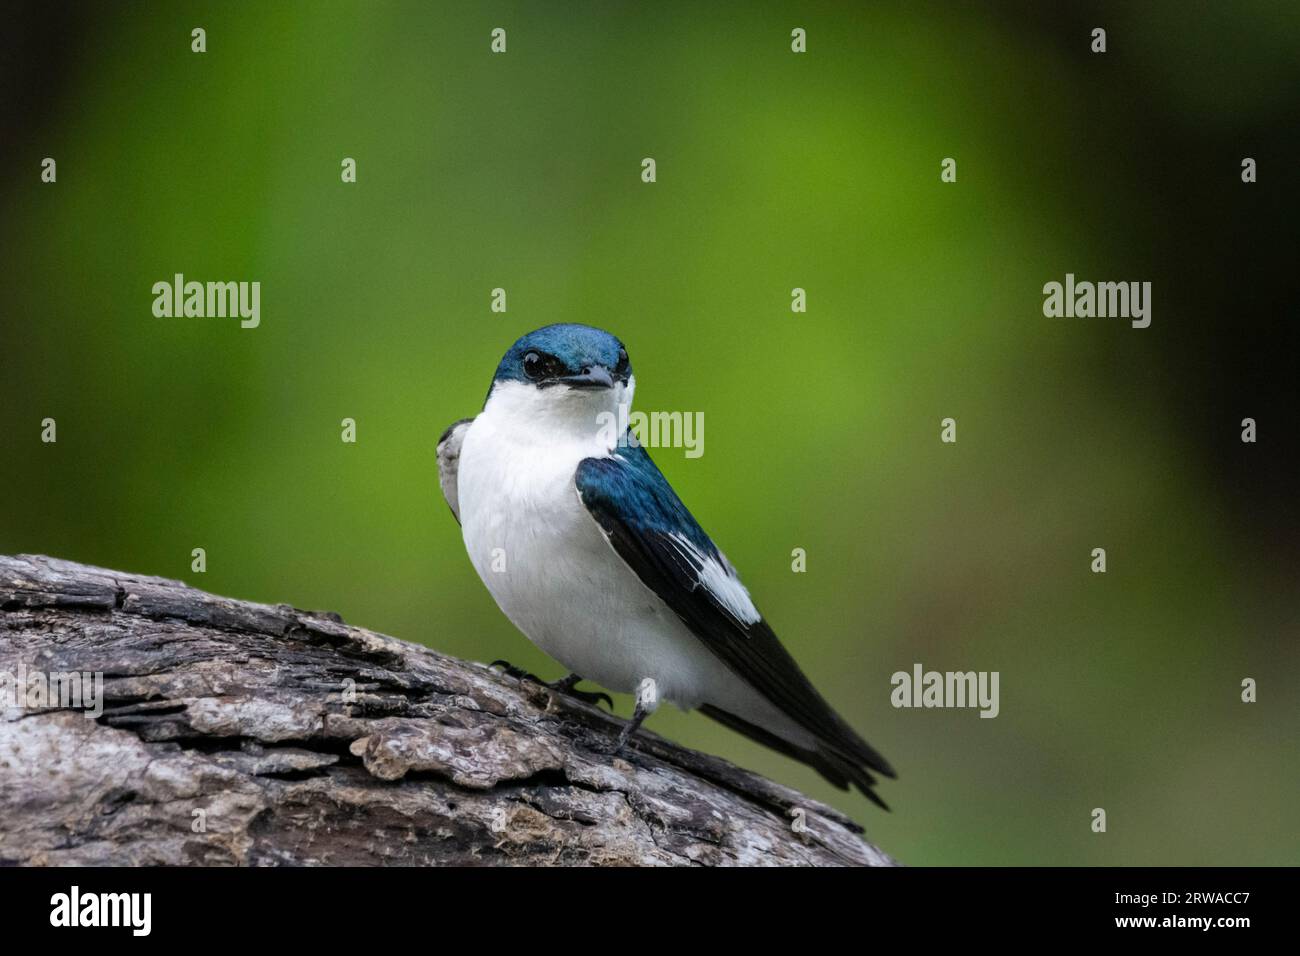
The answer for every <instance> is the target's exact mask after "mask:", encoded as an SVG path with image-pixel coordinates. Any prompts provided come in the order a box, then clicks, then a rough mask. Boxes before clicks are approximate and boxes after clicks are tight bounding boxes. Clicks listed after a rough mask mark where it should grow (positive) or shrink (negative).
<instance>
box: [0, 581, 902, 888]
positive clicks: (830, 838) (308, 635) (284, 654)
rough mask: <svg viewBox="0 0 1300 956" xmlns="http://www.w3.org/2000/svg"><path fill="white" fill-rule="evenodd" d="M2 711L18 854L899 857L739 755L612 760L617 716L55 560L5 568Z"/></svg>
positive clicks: (13, 849)
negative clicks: (76, 683)
mask: <svg viewBox="0 0 1300 956" xmlns="http://www.w3.org/2000/svg"><path fill="white" fill-rule="evenodd" d="M72 673H78V674H82V673H87V674H94V673H100V674H102V680H103V683H102V697H101V698H100V700H101V703H102V707H103V710H102V714H100V715H99V716H98V717H91V716H89V715H88V713H87V712H84V711H82V710H78V709H77V707H76V706H75V705H76V704H78V703H79V701H78V700H77V699H76V698H75V697H70V696H68V692H69V689H70V685H69V684H67V683H66V682H62V683H60V682H61V681H63V678H62V677H61V676H60V675H69V674H72ZM51 681H53V682H54V683H55V685H56V686H55V690H54V693H53V694H52V695H49V697H46V698H42V697H41V696H40V694H39V693H38V691H39V690H40V688H41V686H42V685H48V684H49V682H51ZM16 682H18V683H21V685H22V686H18V687H16V688H14V690H15V692H14V693H11V692H10V690H11V688H13V686H14V684H15V683H16ZM60 687H61V688H62V689H63V690H64V692H65V695H64V698H63V700H62V701H60V699H59V696H58V691H59V689H60ZM93 687H94V681H93V678H87V679H86V681H85V691H86V698H85V699H83V700H81V701H80V703H82V704H88V705H90V707H91V708H92V711H93V700H94V695H93V693H92V692H91V688H93ZM16 695H17V696H16ZM34 695H35V696H34ZM0 715H2V716H3V719H2V720H0V820H3V821H4V823H3V825H2V826H0V863H20V864H91V865H93V864H131V865H135V864H363V865H373V864H419V865H424V864H439V865H455V864H532V865H557V864H558V865H566V864H614V865H619V864H624V865H627V864H635V865H644V864H649V865H659V864H690V863H695V864H704V865H711V866H718V865H729V864H787V865H788V864H796V865H809V864H811V865H828V864H829V865H837V864H849V865H878V866H879V865H892V864H893V861H892V860H891V859H890V858H889V857H888V856H886V855H885V854H884V853H882V852H881V851H880V850H878V849H876V848H875V847H873V846H871V845H870V844H868V843H866V842H864V841H863V840H862V839H861V838H860V837H859V836H857V835H856V833H855V831H856V830H857V828H856V827H855V826H854V825H853V824H852V822H851V821H849V820H848V819H847V818H846V817H844V816H843V815H842V814H840V813H838V812H837V811H835V810H833V809H831V808H830V807H827V806H825V805H823V804H820V803H818V802H816V801H813V800H810V799H808V798H806V797H804V796H802V795H801V794H799V793H797V792H796V791H794V790H791V789H788V788H786V787H783V786H780V785H779V784H776V783H773V782H771V781H769V780H766V779H764V778H762V777H759V776H757V775H755V774H752V773H748V772H746V771H744V770H741V769H739V768H737V767H735V766H733V765H731V764H729V763H727V762H726V761H724V760H720V759H718V758H716V757H710V756H707V755H705V754H701V753H697V752H695V751H691V750H687V749H685V748H682V747H678V746H676V745H674V744H672V743H669V742H668V741H666V740H663V739H662V738H660V737H657V736H655V735H654V734H652V733H648V732H645V731H642V732H640V733H639V734H638V735H637V737H636V738H634V743H633V744H632V745H631V747H630V748H629V750H628V751H627V752H625V753H624V755H623V756H621V757H618V758H614V757H611V756H609V753H608V751H609V748H610V746H611V744H612V742H613V740H614V738H615V737H616V735H617V732H618V729H619V728H620V727H621V726H622V721H621V720H620V719H618V718H615V717H612V716H610V715H608V714H606V713H604V712H602V711H600V710H598V709H596V708H593V707H590V706H588V705H586V704H583V703H581V702H580V701H577V700H574V699H571V698H567V697H562V696H559V695H557V694H554V693H552V692H551V691H549V690H547V689H545V688H543V687H540V686H538V685H535V684H532V683H531V682H528V681H524V682H520V681H517V680H515V679H513V678H510V677H505V676H502V675H499V674H497V673H495V672H493V671H491V670H489V669H488V668H486V667H484V666H483V665H481V664H474V663H467V662H465V661H460V660H456V659H454V658H450V657H446V656H444V655H441V654H438V653H436V652H434V651H431V650H429V649H427V648H424V647H420V646H417V645H414V644H409V643H406V642H404V641H399V640H396V639H394V638H391V637H385V636H384V635H382V634H375V633H373V632H371V631H367V630H364V629H362V628H358V627H351V626H349V625H346V624H344V623H343V622H342V620H341V619H340V618H339V617H338V616H337V615H335V614H329V613H323V612H307V611H299V610H296V609H294V608H292V607H289V606H288V605H284V604H279V605H274V606H271V605H264V604H252V603H248V602H245V601H236V600H233V599H230V598H223V597H217V596H214V595H211V594H207V593H205V592H202V591H198V590H195V589H193V588H190V587H188V586H186V585H184V584H182V583H180V582H177V581H169V580H165V579H163V578H155V577H145V576H141V575H133V574H126V573H122V572H117V571H108V570H104V569H100V568H93V567H88V566H85V565H81V564H74V563H71V562H68V561H61V560H57V559H54V558H47V557H41V556H31V555H20V556H18V557H0ZM796 821H802V823H803V824H804V826H803V827H802V828H800V827H798V826H795V825H794V824H795V822H796Z"/></svg>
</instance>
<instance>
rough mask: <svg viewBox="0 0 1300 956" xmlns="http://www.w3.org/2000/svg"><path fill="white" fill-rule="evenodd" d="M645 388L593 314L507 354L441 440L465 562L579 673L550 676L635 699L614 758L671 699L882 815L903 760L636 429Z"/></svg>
mask: <svg viewBox="0 0 1300 956" xmlns="http://www.w3.org/2000/svg"><path fill="white" fill-rule="evenodd" d="M635 388H636V379H635V377H634V375H633V374H632V366H631V362H630V360H629V357H628V353H627V349H626V348H625V347H624V345H623V343H622V342H621V341H620V340H619V339H618V338H617V337H615V336H614V335H612V334H610V333H609V332H606V331H604V330H602V329H598V328H594V327H592V326H588V325H581V324H577V323H561V324H555V325H548V326H545V327H544V328H540V329H537V330H535V331H533V332H529V333H528V334H527V335H524V336H523V337H522V338H520V339H518V340H517V341H516V342H515V343H514V344H513V345H512V346H511V347H510V348H509V349H508V350H507V351H506V353H505V355H504V356H503V357H502V359H501V361H500V363H499V364H498V366H497V369H496V373H495V375H494V376H493V379H492V384H491V386H490V388H489V390H488V395H487V399H486V401H485V402H484V404H483V408H482V411H480V412H479V413H478V415H476V416H474V417H473V418H464V419H461V420H460V421H457V422H454V423H453V424H452V425H451V426H450V427H448V428H447V430H446V431H445V432H444V433H443V434H442V437H441V438H440V439H439V441H438V443H437V447H436V455H437V463H438V481H439V485H440V487H441V489H442V493H443V496H444V497H445V498H446V501H447V504H448V506H450V508H451V512H452V515H453V516H454V517H455V518H456V520H457V521H458V522H459V524H460V528H461V536H462V539H463V541H464V544H465V550H466V551H467V553H468V555H469V559H470V563H471V564H472V565H473V566H474V569H475V570H476V571H477V572H478V575H479V577H480V578H481V579H482V581H483V584H484V585H485V586H486V587H487V589H488V591H489V592H490V593H491V595H492V597H493V598H494V599H495V601H496V603H497V606H498V607H499V608H500V609H501V611H502V612H503V613H504V614H505V616H506V617H507V618H508V619H509V620H510V621H511V622H512V623H513V624H514V625H515V627H517V628H518V629H519V630H520V631H522V632H523V634H524V636H526V637H527V638H528V639H529V640H531V641H532V642H533V643H534V644H535V645H536V646H537V647H539V648H540V649H541V650H542V651H543V652H545V653H546V654H547V655H548V656H550V657H551V658H553V659H554V660H556V661H557V662H558V663H559V664H560V665H562V666H563V667H564V668H566V669H567V670H568V671H569V672H570V673H569V675H568V676H567V677H565V678H563V679H562V680H559V681H556V682H554V683H552V684H550V685H549V686H551V687H553V688H555V689H557V690H559V691H562V692H566V693H575V694H580V693H582V692H578V691H577V690H576V689H575V686H574V685H576V684H577V683H578V682H579V681H582V680H588V681H592V682H595V683H597V684H599V685H602V686H603V687H605V688H606V689H608V690H612V691H615V692H618V693H630V694H633V695H634V700H635V704H634V711H633V715H632V719H631V720H630V721H629V722H627V723H626V724H625V725H624V727H623V729H622V732H621V733H620V735H619V738H618V741H617V744H616V745H615V746H614V748H613V752H614V753H621V752H622V751H623V749H624V748H625V747H626V746H627V744H628V742H629V741H630V740H631V739H632V735H633V734H635V733H636V731H637V729H638V728H639V727H640V726H641V723H642V721H643V720H645V718H646V717H647V716H649V715H650V714H651V713H653V712H654V711H655V709H656V708H657V707H658V706H659V704H660V702H661V701H665V700H666V701H669V702H671V703H673V704H676V705H677V706H678V707H680V708H681V709H683V710H688V711H690V710H696V711H698V712H700V713H702V714H704V715H706V716H708V717H711V718H713V719H714V720H716V721H718V722H720V723H722V724H724V725H725V726H727V727H729V728H731V729H732V730H734V731H737V732H739V733H741V734H743V735H745V736H747V737H749V738H751V739H752V740H755V741H757V742H759V743H761V744H763V745H765V746H767V747H770V748H772V749H773V750H775V751H777V752H779V753H781V754H784V755H785V756H787V757H791V758H793V759H794V760H797V761H800V762H801V763H804V764H807V765H808V766H810V767H812V768H813V769H814V770H816V771H817V772H818V773H820V774H821V776H822V777H824V778H825V779H826V780H828V781H829V782H830V783H831V784H833V785H834V786H836V787H838V788H840V789H841V790H848V789H849V787H850V785H852V786H854V787H856V788H857V789H858V790H860V791H861V792H862V794H863V795H865V796H866V797H867V798H868V799H870V800H871V801H872V802H874V803H876V804H877V805H879V806H880V807H882V808H884V809H886V810H887V809H888V807H887V806H886V804H885V803H884V801H883V800H882V799H881V798H880V797H879V795H878V794H877V793H876V792H875V785H876V782H877V781H876V779H875V777H874V776H873V772H874V773H878V774H881V775H883V776H886V777H895V776H896V775H895V772H894V770H893V768H892V767H891V766H890V765H889V763H888V761H886V760H885V758H884V757H882V756H881V755H880V754H879V753H878V752H877V751H876V750H875V749H874V748H873V747H871V745H870V744H868V743H867V742H866V741H865V740H863V739H862V737H860V736H859V735H858V734H857V733H856V732H855V731H854V730H853V729H852V728H851V727H850V726H849V724H848V723H847V722H846V721H845V720H844V719H843V718H842V717H840V715H839V714H837V713H836V712H835V710H834V709H833V708H832V707H831V705H830V704H829V703H827V701H826V699H825V698H824V697H823V696H822V695H821V694H820V693H819V692H818V691H817V689H816V688H815V687H814V686H813V684H812V682H811V681H810V680H809V679H808V677H807V676H806V675H805V674H804V672H803V671H802V670H801V669H800V667H799V665H798V664H797V663H796V662H795V659H794V658H793V657H792V656H791V655H790V653H789V652H788V651H787V650H786V649H785V647H784V646H783V645H782V644H781V642H780V640H779V639H778V638H777V636H776V634H775V632H774V631H773V630H772V628H771V627H770V626H769V624H768V623H767V621H766V620H765V619H764V617H763V616H762V615H761V614H760V613H759V611H758V609H757V608H756V607H755V605H754V602H753V600H752V599H751V597H750V594H749V591H748V589H747V588H746V587H745V585H744V584H743V583H742V582H741V580H740V576H739V575H738V574H737V572H736V570H735V568H734V567H733V566H732V565H731V562H730V561H728V560H727V558H726V556H725V555H724V554H723V552H722V551H721V550H719V549H718V547H717V546H716V545H715V544H714V543H713V540H712V539H711V538H710V537H709V536H708V534H706V533H705V531H704V529H703V528H701V527H700V525H699V523H698V522H697V521H696V520H695V518H694V517H693V516H692V515H691V513H690V511H688V510H687V509H686V506H685V505H684V504H683V503H682V501H681V499H680V498H679V497H678V496H677V493H676V492H675V491H674V490H673V488H672V486H671V485H670V484H669V483H668V481H667V479H665V478H664V476H663V474H662V473H661V472H660V471H659V469H658V468H657V467H656V466H655V464H654V462H653V461H652V460H651V458H650V455H649V453H648V452H647V451H646V449H645V447H644V445H642V444H641V443H640V442H639V441H638V440H637V439H636V436H635V434H634V433H633V432H632V431H631V430H630V429H626V422H627V421H628V417H627V416H628V414H629V413H630V408H631V403H632V396H633V392H634V390H635ZM620 412H621V413H622V417H619V416H620ZM611 422H620V423H623V428H624V431H622V432H621V433H620V432H619V431H618V428H617V427H610V423H611ZM497 663H504V662H497ZM519 673H522V672H519ZM530 676H531V675H530ZM596 696H605V695H593V694H585V699H591V698H593V697H596ZM605 699H606V700H608V697H605Z"/></svg>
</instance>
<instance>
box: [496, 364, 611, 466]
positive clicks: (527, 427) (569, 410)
mask: <svg viewBox="0 0 1300 956" xmlns="http://www.w3.org/2000/svg"><path fill="white" fill-rule="evenodd" d="M635 388H636V379H635V377H629V378H628V380H627V384H626V385H624V384H622V383H619V384H616V385H615V386H614V387H613V388H592V389H575V388H570V387H569V386H567V385H555V386H552V387H550V388H538V387H537V386H535V385H531V384H528V383H526V382H509V381H506V382H497V383H496V384H495V385H493V386H492V392H491V393H490V394H489V395H488V400H487V403H486V404H485V405H484V406H483V411H482V413H481V414H480V415H479V416H478V418H477V419H476V420H475V425H476V427H477V424H478V423H479V422H482V423H483V424H485V425H487V426H488V427H489V428H490V430H491V431H492V432H494V433H496V436H497V437H498V438H500V439H504V440H507V441H509V442H512V443H515V444H518V445H525V446H526V445H542V446H548V447H551V448H554V447H555V446H557V445H558V446H565V445H567V446H575V447H576V448H578V449H581V450H582V451H583V453H584V454H585V455H605V454H608V453H609V452H610V450H612V449H613V448H614V446H615V445H616V444H617V442H618V439H619V437H620V432H619V429H618V424H619V423H620V422H626V421H627V420H628V414H629V413H630V411H631V407H632V393H633V391H634V390H635ZM620 406H623V407H622V408H621V409H620Z"/></svg>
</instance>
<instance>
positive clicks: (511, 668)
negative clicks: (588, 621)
mask: <svg viewBox="0 0 1300 956" xmlns="http://www.w3.org/2000/svg"><path fill="white" fill-rule="evenodd" d="M488 667H500V668H501V672H502V673H503V674H508V675H509V676H511V677H513V678H514V679H515V680H521V681H523V680H527V681H532V682H533V683H534V684H541V685H542V686H543V687H546V688H549V689H550V690H553V691H555V692H556V693H559V694H567V695H568V696H569V697H573V698H576V699H577V700H580V701H582V702H583V703H587V704H591V706H593V707H597V706H599V705H600V702H601V701H602V700H603V701H604V702H605V704H606V705H607V706H608V707H609V709H610V712H611V713H613V710H614V698H612V697H610V696H609V694H606V693H603V692H601V691H593V690H575V689H574V686H573V685H574V684H576V683H578V681H580V680H582V678H581V677H579V676H578V675H577V674H570V675H569V676H568V677H561V678H560V679H559V680H554V681H544V680H542V679H541V678H540V677H538V676H537V675H536V674H533V673H530V672H528V671H526V670H524V669H523V668H522V667H515V665H514V664H511V663H510V662H509V661H501V660H497V661H493V662H492V663H491V664H489V665H488Z"/></svg>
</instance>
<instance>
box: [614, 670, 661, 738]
mask: <svg viewBox="0 0 1300 956" xmlns="http://www.w3.org/2000/svg"><path fill="white" fill-rule="evenodd" d="M658 706H659V687H658V685H657V684H656V683H655V681H654V678H652V677H646V678H644V679H643V680H642V681H641V683H640V685H639V686H638V687H637V689H636V708H635V709H634V710H633V711H632V719H631V720H629V721H628V722H627V723H626V724H624V725H623V731H622V733H620V734H619V735H618V741H617V743H615V744H614V748H613V749H612V750H611V751H610V756H611V757H617V756H618V755H619V754H621V753H622V752H623V751H624V750H625V749H626V748H627V744H628V741H629V740H631V739H632V735H633V734H634V733H636V731H637V728H638V727H640V726H641V722H642V721H643V720H645V719H646V718H647V717H649V716H650V715H651V714H653V713H654V712H655V709H656V708H658Z"/></svg>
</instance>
